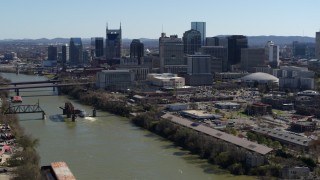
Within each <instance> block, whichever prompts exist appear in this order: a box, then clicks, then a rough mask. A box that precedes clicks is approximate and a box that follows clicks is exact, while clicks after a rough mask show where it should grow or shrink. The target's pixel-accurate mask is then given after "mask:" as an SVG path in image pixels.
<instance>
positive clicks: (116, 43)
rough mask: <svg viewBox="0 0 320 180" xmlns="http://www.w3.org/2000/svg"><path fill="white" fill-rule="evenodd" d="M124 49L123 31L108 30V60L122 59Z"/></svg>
mask: <svg viewBox="0 0 320 180" xmlns="http://www.w3.org/2000/svg"><path fill="white" fill-rule="evenodd" d="M121 48H122V30H121V24H120V29H108V26H107V29H106V58H107V59H114V58H121Z"/></svg>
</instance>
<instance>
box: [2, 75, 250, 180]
mask: <svg viewBox="0 0 320 180" xmlns="http://www.w3.org/2000/svg"><path fill="white" fill-rule="evenodd" d="M1 76H3V77H4V78H7V79H10V80H11V81H12V82H22V81H42V80H46V78H45V77H42V76H32V75H23V74H19V75H16V74H12V73H1ZM11 95H14V92H11ZM20 95H21V96H22V98H23V103H22V104H35V103H37V102H38V101H39V102H40V106H41V108H42V109H44V111H45V112H46V119H45V120H42V119H41V114H20V115H19V118H20V124H21V126H22V127H23V128H24V129H25V131H26V132H27V134H31V135H32V136H33V137H34V138H38V139H39V140H40V144H39V146H38V147H37V151H38V153H39V155H40V157H41V165H48V164H50V163H51V162H53V161H65V162H66V163H67V164H68V166H69V168H70V169H71V171H72V172H73V174H74V175H75V176H76V178H77V179H79V180H91V179H95V180H99V179H101V180H104V179H186V180H187V179H214V180H216V179H219V180H220V179H237V180H238V179H248V178H251V177H248V176H233V175H231V174H229V173H227V172H225V171H223V170H221V169H219V168H217V167H214V166H213V165H210V164H208V163H207V162H206V160H202V159H199V158H198V156H196V155H190V154H189V152H188V151H186V150H183V149H181V148H179V147H176V146H174V145H173V143H172V142H170V141H167V140H165V139H163V138H161V137H159V136H157V135H155V134H152V133H150V132H148V131H145V130H142V129H140V128H139V127H136V126H134V125H132V124H131V123H130V122H129V121H128V119H126V118H123V117H119V116H115V115H113V114H110V113H107V112H101V111H97V117H96V118H91V117H87V118H77V121H76V122H64V121H61V119H60V118H57V117H59V116H58V115H59V114H62V110H61V109H60V108H59V106H64V103H65V102H66V101H71V102H72V103H73V104H74V106H76V107H77V108H80V109H84V110H86V111H87V112H88V113H91V111H92V107H89V106H85V105H81V104H79V103H78V102H77V101H75V100H70V99H68V97H66V96H58V95H57V93H56V92H53V91H52V88H44V89H30V90H22V91H20Z"/></svg>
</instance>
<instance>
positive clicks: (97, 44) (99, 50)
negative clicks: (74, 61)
mask: <svg viewBox="0 0 320 180" xmlns="http://www.w3.org/2000/svg"><path fill="white" fill-rule="evenodd" d="M103 40H104V38H103V37H95V38H92V39H91V43H92V46H93V47H94V55H95V57H101V56H103V55H104V42H103Z"/></svg>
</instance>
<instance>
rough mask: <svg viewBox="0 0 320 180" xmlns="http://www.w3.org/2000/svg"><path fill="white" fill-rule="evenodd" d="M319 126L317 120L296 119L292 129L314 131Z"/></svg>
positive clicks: (295, 130)
mask: <svg viewBox="0 0 320 180" xmlns="http://www.w3.org/2000/svg"><path fill="white" fill-rule="evenodd" d="M316 128H317V123H316V122H315V121H312V120H311V121H296V122H293V123H291V126H290V129H291V130H292V131H294V132H298V133H303V132H306V131H308V132H313V131H314V130H316Z"/></svg>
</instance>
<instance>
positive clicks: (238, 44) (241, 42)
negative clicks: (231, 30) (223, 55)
mask: <svg viewBox="0 0 320 180" xmlns="http://www.w3.org/2000/svg"><path fill="white" fill-rule="evenodd" d="M219 45H220V46H221V45H222V46H224V47H226V48H228V70H229V71H232V69H233V66H234V65H237V64H239V63H240V60H241V48H248V39H247V37H246V36H243V35H232V36H228V37H225V38H220V39H219Z"/></svg>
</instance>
